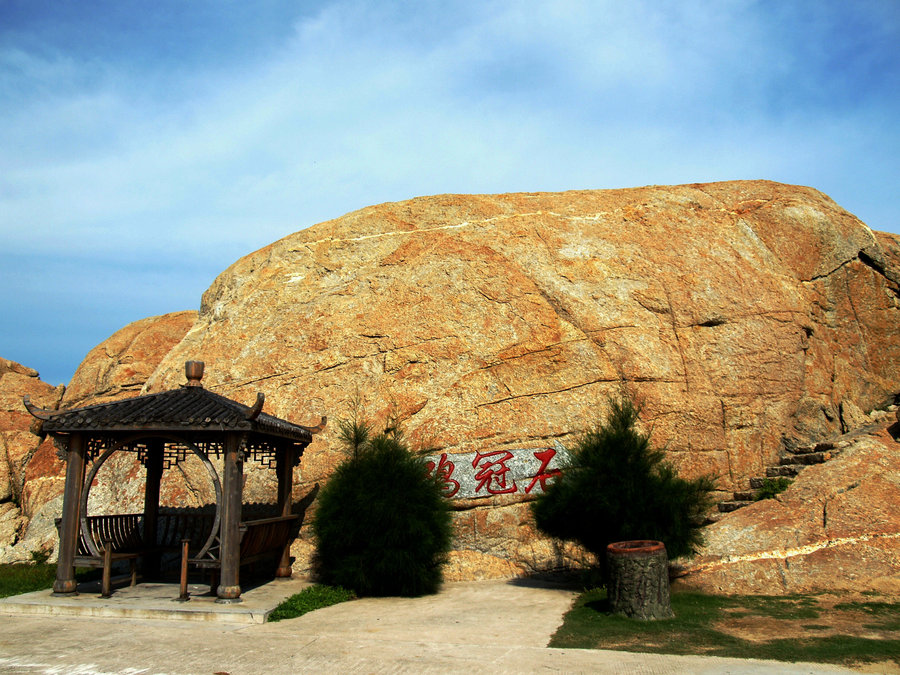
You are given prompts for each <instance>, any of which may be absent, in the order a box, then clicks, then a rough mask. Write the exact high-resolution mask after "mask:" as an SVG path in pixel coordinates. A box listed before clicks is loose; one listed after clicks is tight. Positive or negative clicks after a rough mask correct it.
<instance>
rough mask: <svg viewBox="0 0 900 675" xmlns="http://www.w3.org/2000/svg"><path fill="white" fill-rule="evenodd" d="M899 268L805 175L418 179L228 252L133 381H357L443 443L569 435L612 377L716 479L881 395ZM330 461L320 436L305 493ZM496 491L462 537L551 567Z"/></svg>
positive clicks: (824, 429)
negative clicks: (488, 181) (513, 186)
mask: <svg viewBox="0 0 900 675" xmlns="http://www.w3.org/2000/svg"><path fill="white" fill-rule="evenodd" d="M898 278H900V272H898V267H897V240H896V238H894V237H891V236H890V235H883V234H879V235H878V236H876V235H875V234H874V233H873V232H872V231H871V230H869V229H868V228H867V227H866V226H865V225H864V224H863V223H861V222H860V221H859V220H858V219H857V218H855V217H854V216H852V215H851V214H849V213H847V212H846V211H844V210H842V209H841V208H840V207H839V206H837V205H836V204H835V203H834V202H832V201H831V200H830V199H828V198H827V197H826V196H825V195H822V194H821V193H819V192H817V191H815V190H813V189H810V188H802V187H795V186H787V185H781V184H777V183H771V182H765V181H753V182H731V183H717V184H707V185H688V186H678V187H648V188H637V189H630V190H609V191H586V192H566V193H559V194H509V195H495V196H453V195H445V196H438V197H427V198H421V199H414V200H411V201H407V202H400V203H393V204H383V205H380V206H374V207H370V208H366V209H363V210H361V211H357V212H355V213H351V214H348V215H346V216H344V217H342V218H339V219H337V220H334V221H329V222H326V223H322V224H319V225H316V226H314V227H311V228H309V229H307V230H304V231H301V232H298V233H296V234H293V235H291V236H289V237H286V238H285V239H282V240H280V241H278V242H275V243H274V244H272V245H270V246H267V247H265V248H263V249H261V250H259V251H257V252H255V253H253V254H251V255H248V256H246V257H245V258H242V259H241V260H239V261H238V262H236V263H235V264H234V265H232V266H231V267H230V268H229V269H228V270H226V271H225V272H224V273H223V274H222V275H220V277H219V278H218V279H217V280H216V281H215V283H214V284H213V285H212V287H211V288H210V289H209V290H208V291H207V292H206V293H205V294H204V297H203V302H202V306H201V311H200V316H199V318H198V321H197V324H196V325H195V326H194V328H193V329H192V330H191V331H190V332H189V333H188V334H187V335H186V337H185V339H184V340H182V341H181V342H180V343H179V344H178V345H177V346H176V347H175V348H174V349H172V351H171V352H170V353H169V354H168V355H167V356H166V358H165V359H164V360H163V362H162V363H161V364H160V367H159V368H158V369H157V371H156V372H155V373H154V375H153V376H152V377H151V378H150V380H149V381H148V383H147V387H146V390H147V391H158V390H161V389H164V388H170V387H172V386H176V385H177V384H179V383H181V381H182V375H181V372H182V364H183V362H184V361H185V360H188V359H201V360H204V361H206V363H207V373H208V375H207V378H206V381H205V384H206V386H209V387H211V388H213V389H214V390H216V391H218V392H220V393H223V394H225V395H227V396H230V397H233V398H236V399H238V400H241V401H242V402H245V403H248V404H249V403H251V402H252V401H253V399H254V397H255V394H256V391H258V390H259V391H263V392H264V393H265V394H266V396H267V407H266V410H267V411H268V412H271V413H273V414H276V415H279V416H282V417H285V418H287V419H290V420H292V421H295V422H299V423H308V422H312V421H313V420H316V419H318V417H319V415H321V414H328V415H330V416H332V417H334V416H340V415H342V414H346V411H347V410H348V403H349V401H350V400H351V399H352V398H353V397H354V395H355V394H357V393H358V394H359V396H360V397H361V399H362V401H363V404H364V405H365V406H366V408H367V409H368V410H369V411H370V412H371V413H374V415H375V416H376V417H378V416H379V415H382V416H383V415H385V414H386V413H387V411H388V409H389V408H391V407H393V409H394V411H395V412H399V414H400V415H401V416H402V417H405V418H406V420H407V421H406V428H407V431H408V433H409V435H410V437H411V439H412V440H413V442H417V441H420V442H427V443H429V444H430V445H434V446H437V447H438V448H439V449H440V451H442V452H447V453H449V455H450V456H451V457H452V456H453V455H454V454H459V453H467V452H473V451H481V452H486V451H490V450H494V449H498V448H506V447H520V448H521V447H524V448H528V447H530V446H533V447H535V448H539V447H544V446H546V445H548V444H549V443H550V441H551V440H552V439H557V438H561V439H563V440H565V439H566V438H567V435H568V434H569V433H570V432H572V431H573V430H577V429H579V428H583V427H584V426H586V425H589V424H591V423H592V422H593V421H595V420H596V419H597V417H598V415H599V413H600V411H601V410H602V409H603V408H604V406H605V402H606V399H607V397H608V396H609V395H610V394H615V393H617V392H619V391H620V390H621V389H622V388H625V389H627V390H628V391H630V392H632V393H634V394H635V395H636V396H637V397H638V398H639V399H641V400H642V401H643V403H644V421H645V423H646V424H648V425H652V427H653V431H654V441H655V442H656V443H657V444H659V445H664V446H665V447H666V448H667V452H668V456H669V457H670V459H671V460H672V461H673V462H674V463H675V464H676V465H677V467H678V468H679V470H680V471H681V472H682V473H683V474H685V475H688V476H694V475H698V474H701V473H714V474H716V475H717V476H719V481H720V484H721V486H722V488H723V489H727V490H731V489H736V488H744V487H746V479H747V477H749V476H751V475H754V474H759V473H760V472H761V471H762V470H763V468H764V467H765V466H767V465H770V464H774V463H777V458H778V455H779V453H780V451H781V448H782V437H789V438H793V439H797V440H798V441H809V440H818V439H821V438H824V437H828V436H831V435H834V434H837V433H840V431H841V420H840V408H841V403H842V402H844V401H849V402H851V403H853V404H854V405H856V406H857V407H858V408H860V409H861V410H863V411H869V410H872V409H873V408H876V407H879V406H882V405H883V404H884V403H885V402H887V401H889V400H891V399H892V398H893V396H894V394H896V392H897V391H898V388H900V387H898V382H900V339H898V338H900V321H898V319H900V298H898V293H900V290H898V283H897V282H898ZM341 456H342V455H341V453H340V451H339V450H338V448H337V444H336V442H335V435H334V431H333V429H331V430H328V431H326V433H325V434H324V435H323V436H322V437H320V438H319V440H317V441H316V442H315V443H314V444H313V445H312V446H311V447H310V448H309V449H308V450H307V454H306V455H305V457H304V459H303V463H302V485H301V487H300V489H299V491H298V494H302V493H303V492H304V491H307V490H309V489H310V488H311V486H312V485H313V484H314V483H316V482H321V481H324V480H325V479H326V478H327V476H328V475H329V473H330V471H331V470H332V469H333V467H334V466H335V465H336V463H337V462H338V461H339V460H340V458H341ZM503 504H504V506H502V508H498V509H495V510H494V511H496V512H495V513H494V512H492V516H491V517H490V518H485V519H484V522H483V523H481V524H480V527H481V529H477V528H476V529H474V530H472V531H474V532H476V533H477V534H476V535H474V536H473V537H471V539H466V537H467V535H460V542H464V543H461V549H462V550H470V549H471V550H478V551H480V552H481V553H487V554H488V555H494V553H493V552H492V551H494V550H497V552H498V555H497V557H499V558H503V559H507V560H511V561H512V562H513V563H514V564H516V565H520V566H521V567H522V568H523V569H526V570H527V569H532V568H534V567H539V566H541V565H544V564H549V562H548V561H549V560H550V557H549V556H548V554H547V551H545V550H541V548H542V547H541V546H540V545H538V544H536V543H535V540H534V539H533V532H532V530H531V529H530V526H529V525H528V522H529V521H528V518H527V513H526V510H525V507H524V506H523V505H521V504H517V503H516V502H515V500H512V501H510V500H506V501H504V502H503ZM473 520H475V518H474V515H473V513H471V512H468V511H462V512H460V513H459V514H458V524H459V525H463V524H464V523H465V525H464V527H462V528H461V529H462V530H465V528H466V527H468V526H469V521H473ZM476 525H478V523H476ZM473 527H474V526H473ZM496 542H504V543H502V544H500V545H498V544H496ZM307 549H308V542H307ZM298 550H300V549H298ZM304 550H306V549H304ZM530 552H534V553H533V554H532V553H530ZM301 557H303V556H301ZM300 564H301V566H302V564H303V561H302V560H301V563H300Z"/></svg>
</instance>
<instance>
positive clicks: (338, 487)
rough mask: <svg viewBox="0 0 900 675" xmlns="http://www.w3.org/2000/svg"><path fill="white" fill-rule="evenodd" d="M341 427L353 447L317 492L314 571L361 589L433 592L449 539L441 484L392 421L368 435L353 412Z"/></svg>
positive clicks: (388, 592)
mask: <svg viewBox="0 0 900 675" xmlns="http://www.w3.org/2000/svg"><path fill="white" fill-rule="evenodd" d="M340 428H341V434H340V435H341V440H342V442H343V443H344V445H345V446H346V447H347V448H348V449H349V450H350V451H351V454H350V456H349V458H348V459H347V460H345V461H344V462H343V463H342V464H341V465H340V466H338V468H337V470H336V471H335V472H334V473H333V474H332V476H331V478H330V479H329V481H328V483H327V484H326V485H325V487H324V488H323V489H322V491H321V493H320V494H319V505H318V509H317V511H316V516H315V520H314V522H313V532H314V534H315V537H316V540H317V550H316V557H315V567H316V572H317V575H318V577H319V578H320V579H321V581H322V582H323V583H326V584H329V585H332V586H343V587H344V588H348V589H352V590H354V591H355V592H356V593H357V595H360V596H371V595H379V596H380V595H402V596H417V595H424V594H427V593H434V592H436V591H437V589H438V587H439V585H440V583H441V579H442V576H441V566H442V564H443V563H444V561H445V558H446V554H447V552H448V551H449V550H450V541H451V524H450V511H449V507H448V504H447V502H446V501H445V500H444V498H443V497H442V495H441V489H442V486H441V484H440V483H439V482H438V481H437V479H436V478H432V477H429V476H428V473H427V471H426V467H425V461H424V459H422V458H421V457H418V456H416V455H415V454H413V453H412V452H411V451H410V450H409V448H408V447H407V445H406V443H405V442H404V440H403V438H402V435H401V434H400V433H399V431H398V430H397V429H396V427H395V428H393V429H388V430H386V431H385V432H382V433H379V434H377V435H374V436H373V435H372V433H371V430H370V428H369V426H368V425H367V424H365V423H363V422H358V421H357V420H355V419H354V420H351V421H350V422H344V423H341V425H340Z"/></svg>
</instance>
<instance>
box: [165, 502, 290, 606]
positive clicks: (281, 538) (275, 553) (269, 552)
mask: <svg viewBox="0 0 900 675" xmlns="http://www.w3.org/2000/svg"><path fill="white" fill-rule="evenodd" d="M299 517H300V516H298V515H296V514H292V515H289V516H277V517H274V518H258V519H256V520H247V521H244V522H242V523H241V524H240V527H239V531H240V540H241V545H240V554H239V561H240V562H239V564H240V566H241V567H243V566H245V565H249V564H252V563H255V562H258V561H260V560H264V559H267V558H275V557H279V558H280V556H281V554H282V553H283V552H284V547H285V546H287V544H288V542H289V541H290V537H291V530H292V529H293V527H294V524H295V522H296V521H297V519H298V518H299ZM189 565H190V566H193V567H197V568H200V569H204V570H209V571H210V572H211V573H212V574H213V580H212V582H211V584H210V590H214V589H215V586H216V583H215V578H216V576H217V574H218V573H219V572H220V571H221V568H222V560H221V558H220V557H204V558H191V557H190V554H189V553H188V547H186V546H185V547H183V548H182V556H181V595H180V597H181V598H182V599H187V569H188V566H189Z"/></svg>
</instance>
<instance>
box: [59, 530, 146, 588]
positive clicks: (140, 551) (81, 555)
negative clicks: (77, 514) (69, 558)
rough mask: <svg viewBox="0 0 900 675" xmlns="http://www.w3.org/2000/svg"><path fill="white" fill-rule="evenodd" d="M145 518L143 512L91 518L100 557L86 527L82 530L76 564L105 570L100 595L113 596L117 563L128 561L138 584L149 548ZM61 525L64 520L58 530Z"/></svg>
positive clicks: (132, 578)
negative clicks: (139, 561)
mask: <svg viewBox="0 0 900 675" xmlns="http://www.w3.org/2000/svg"><path fill="white" fill-rule="evenodd" d="M142 518H143V514H140V513H124V514H116V515H107V516H88V518H87V525H88V530H89V531H90V535H91V538H92V539H93V541H94V544H95V545H96V547H97V548H98V553H99V555H95V554H94V552H93V551H92V550H91V546H90V544H89V543H88V536H87V533H86V532H85V531H84V529H83V528H79V534H78V546H77V548H76V549H75V560H74V564H75V566H76V567H97V568H102V569H103V578H102V581H101V586H100V588H101V590H100V593H101V595H102V596H103V597H104V598H108V597H109V596H110V595H111V594H112V565H113V563H116V562H119V561H124V560H127V561H128V563H129V566H130V572H131V585H132V586H134V585H135V583H137V559H138V558H140V557H141V556H142V555H144V553H145V549H146V547H145V546H144V537H143V534H142V527H141V525H142V523H141V520H142ZM61 522H62V519H61V518H57V519H56V529H57V531H59V529H60V524H61Z"/></svg>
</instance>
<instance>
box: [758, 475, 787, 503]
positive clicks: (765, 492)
mask: <svg viewBox="0 0 900 675" xmlns="http://www.w3.org/2000/svg"><path fill="white" fill-rule="evenodd" d="M792 482H793V481H791V479H790V478H786V477H785V476H778V477H777V478H775V479H772V478H766V479H765V480H764V481H763V484H762V487H761V488H759V490H757V491H756V494H755V495H753V501H757V502H758V501H760V500H762V499H772V498H773V497H775V496H776V495H780V494H781V493H782V492H784V491H785V490H787V489H788V488H789V487H790V486H791V483H792Z"/></svg>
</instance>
